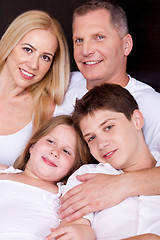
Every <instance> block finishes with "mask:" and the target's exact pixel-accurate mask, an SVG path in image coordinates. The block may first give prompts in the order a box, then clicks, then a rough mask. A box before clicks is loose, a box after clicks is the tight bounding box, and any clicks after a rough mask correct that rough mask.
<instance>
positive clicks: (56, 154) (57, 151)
mask: <svg viewBox="0 0 160 240" xmlns="http://www.w3.org/2000/svg"><path fill="white" fill-rule="evenodd" d="M50 153H51V155H53V156H54V157H56V158H59V150H58V149H52V150H51V152H50Z"/></svg>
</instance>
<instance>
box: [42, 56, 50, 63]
mask: <svg viewBox="0 0 160 240" xmlns="http://www.w3.org/2000/svg"><path fill="white" fill-rule="evenodd" d="M41 58H42V59H43V60H45V61H47V62H50V61H51V59H50V57H48V56H47V55H42V56H41Z"/></svg>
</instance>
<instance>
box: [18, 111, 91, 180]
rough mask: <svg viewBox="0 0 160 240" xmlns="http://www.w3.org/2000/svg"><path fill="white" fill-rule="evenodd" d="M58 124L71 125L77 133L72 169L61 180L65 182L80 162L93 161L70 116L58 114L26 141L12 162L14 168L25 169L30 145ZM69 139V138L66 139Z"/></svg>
mask: <svg viewBox="0 0 160 240" xmlns="http://www.w3.org/2000/svg"><path fill="white" fill-rule="evenodd" d="M58 125H67V126H71V127H72V128H73V129H74V130H75V133H76V135H77V151H76V157H75V164H74V166H73V167H72V169H71V170H70V171H69V172H68V174H67V176H65V177H64V178H63V179H62V180H61V181H63V182H66V180H67V178H68V177H69V175H70V174H72V173H73V171H75V170H76V169H78V168H79V167H80V166H81V165H82V164H85V163H91V162H93V157H92V156H91V154H90V152H89V148H88V146H87V144H86V142H85V141H84V139H83V138H82V136H81V134H80V132H79V130H78V129H76V128H75V127H74V124H73V120H72V117H71V116H69V115H60V116H56V117H52V118H50V119H49V120H48V121H47V122H46V123H45V124H43V125H42V126H41V127H40V128H39V130H37V131H36V132H35V133H34V134H33V136H32V138H31V139H30V141H29V142H28V144H27V146H26V148H25V149H24V152H23V153H22V154H21V155H20V156H19V158H18V159H17V160H16V161H15V163H14V168H18V169H21V170H25V167H26V165H27V162H28V160H29V158H30V152H29V149H30V147H31V146H32V145H34V144H35V143H36V142H38V141H39V140H40V139H41V138H43V137H45V136H46V135H47V134H49V133H50V132H51V131H52V130H53V129H54V128H55V127H56V126H58ZM68 141H69V139H68Z"/></svg>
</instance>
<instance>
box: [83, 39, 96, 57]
mask: <svg viewBox="0 0 160 240" xmlns="http://www.w3.org/2000/svg"><path fill="white" fill-rule="evenodd" d="M82 53H83V55H84V56H89V55H92V54H93V53H94V47H93V43H92V42H91V41H89V40H86V41H84V42H83V46H82Z"/></svg>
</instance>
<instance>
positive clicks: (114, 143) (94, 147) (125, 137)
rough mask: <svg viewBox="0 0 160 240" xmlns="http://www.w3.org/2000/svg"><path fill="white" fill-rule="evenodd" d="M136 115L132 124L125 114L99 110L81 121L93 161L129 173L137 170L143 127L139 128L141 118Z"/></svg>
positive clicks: (132, 119)
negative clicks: (138, 123)
mask: <svg viewBox="0 0 160 240" xmlns="http://www.w3.org/2000/svg"><path fill="white" fill-rule="evenodd" d="M134 114H138V112H137V113H136V112H135V113H134ZM134 114H133V116H132V118H131V120H130V121H129V120H128V119H127V118H126V117H125V115H124V114H123V113H119V112H115V111H110V110H97V111H95V112H94V113H93V114H91V115H89V114H88V115H87V116H85V117H84V118H83V119H82V120H81V121H80V128H81V131H82V134H83V137H84V139H85V141H86V142H87V144H88V146H89V149H90V152H91V154H92V155H93V156H94V158H96V159H97V160H98V161H99V162H101V163H109V164H111V165H112V166H113V167H114V168H115V169H123V170H128V171H129V169H132V168H135V167H136V166H137V162H139V159H138V157H137V155H136V153H139V151H138V149H139V148H140V144H139V143H140V141H139V132H140V131H141V130H140V129H141V127H140V128H138V127H137V123H136V121H137V119H138V118H137V117H138V115H137V116H136V117H135V115H134Z"/></svg>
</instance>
